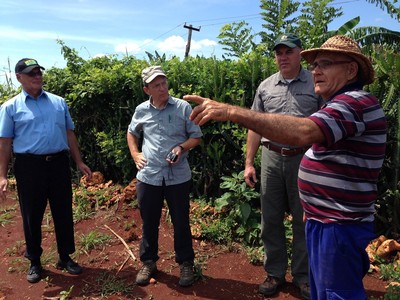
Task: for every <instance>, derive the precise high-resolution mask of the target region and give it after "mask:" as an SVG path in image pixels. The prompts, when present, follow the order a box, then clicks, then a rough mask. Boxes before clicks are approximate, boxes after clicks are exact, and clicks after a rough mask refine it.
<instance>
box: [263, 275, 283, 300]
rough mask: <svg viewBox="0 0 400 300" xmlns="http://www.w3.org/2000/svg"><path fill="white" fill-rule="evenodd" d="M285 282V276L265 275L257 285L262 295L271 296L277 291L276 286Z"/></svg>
mask: <svg viewBox="0 0 400 300" xmlns="http://www.w3.org/2000/svg"><path fill="white" fill-rule="evenodd" d="M285 283H286V280H285V278H278V277H273V276H267V278H266V279H265V281H264V282H263V283H262V284H260V285H259V287H258V291H259V292H260V293H261V294H263V295H264V296H272V295H274V294H275V293H276V292H277V290H278V287H280V286H282V285H284V284H285Z"/></svg>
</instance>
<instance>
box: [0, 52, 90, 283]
mask: <svg viewBox="0 0 400 300" xmlns="http://www.w3.org/2000/svg"><path fill="white" fill-rule="evenodd" d="M42 70H44V68H43V67H42V66H40V65H39V64H38V62H37V61H36V60H34V59H31V58H23V59H21V60H20V61H19V62H18V63H17V65H16V66H15V73H16V76H17V79H18V81H19V82H20V83H21V85H22V92H21V93H20V94H18V95H17V96H15V97H14V98H12V99H10V100H8V101H6V102H5V103H3V105H2V106H1V108H0V200H5V198H6V190H7V172H8V163H9V161H10V159H11V153H12V152H14V155H15V161H14V175H15V178H16V181H17V188H18V200H19V204H20V208H21V214H22V219H23V226H24V234H25V243H26V251H25V257H27V258H28V259H29V260H30V262H31V266H30V268H29V271H28V275H27V280H28V281H29V282H30V283H36V282H38V281H40V279H41V277H42V272H43V268H42V265H41V262H40V257H41V255H42V252H43V249H42V247H41V238H42V235H41V225H42V221H43V216H44V212H45V209H46V206H47V201H49V203H50V209H51V214H52V217H53V221H54V228H55V233H56V240H57V250H58V253H59V261H58V263H57V268H59V269H66V270H67V271H68V272H69V273H70V274H80V273H81V272H82V268H81V266H79V265H78V264H77V263H76V262H74V261H73V260H72V259H71V258H70V256H69V255H70V254H72V253H74V252H75V242H74V228H73V225H74V224H73V215H72V186H71V170H70V164H69V154H70V155H71V157H72V158H73V160H74V161H75V163H76V165H77V166H78V168H79V169H80V170H81V172H82V173H83V174H84V175H86V176H87V177H88V178H90V177H91V174H92V172H91V170H90V168H89V167H88V166H87V165H86V164H85V163H84V162H83V161H82V159H81V155H80V151H79V147H78V142H77V139H76V136H75V133H74V131H73V129H74V123H73V122H72V119H71V116H70V113H69V110H68V107H67V104H66V102H65V100H64V99H63V98H61V97H59V96H57V95H54V94H51V93H49V92H46V91H44V90H43V89H42V86H43V77H42V76H43V74H42Z"/></svg>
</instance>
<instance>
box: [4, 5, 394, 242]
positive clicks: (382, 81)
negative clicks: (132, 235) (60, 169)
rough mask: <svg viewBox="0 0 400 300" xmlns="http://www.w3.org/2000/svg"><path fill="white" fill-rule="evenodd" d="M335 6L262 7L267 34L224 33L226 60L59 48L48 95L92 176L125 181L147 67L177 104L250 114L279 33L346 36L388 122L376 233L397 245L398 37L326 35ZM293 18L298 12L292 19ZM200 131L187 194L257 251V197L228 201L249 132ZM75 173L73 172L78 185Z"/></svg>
mask: <svg viewBox="0 0 400 300" xmlns="http://www.w3.org/2000/svg"><path fill="white" fill-rule="evenodd" d="M368 2H371V3H376V5H377V6H378V5H380V6H381V8H382V9H387V11H388V14H389V15H390V16H391V17H393V18H396V19H397V20H399V16H400V10H399V9H398V8H396V7H394V4H395V3H396V2H394V3H391V2H387V1H373V0H368ZM331 3H332V1H331V0H313V1H305V2H303V3H300V2H298V1H292V0H261V1H260V8H261V9H262V10H263V13H261V15H262V16H263V19H264V20H265V24H264V25H263V27H264V29H265V31H264V32H260V33H257V34H254V35H253V34H252V30H250V29H249V28H247V25H248V24H247V23H245V22H239V23H233V24H231V25H229V26H223V27H222V28H221V34H220V35H219V38H220V40H221V41H220V43H221V44H222V45H224V50H226V51H227V53H226V56H227V57H230V58H235V59H225V56H224V57H223V59H217V58H216V57H210V58H205V57H199V56H197V57H190V56H189V57H187V58H186V59H185V60H183V61H181V60H180V59H179V58H177V57H172V58H169V59H167V58H166V57H165V55H159V54H158V53H157V52H156V53H155V54H154V55H153V54H150V53H147V54H148V58H149V59H148V60H145V59H137V58H135V57H134V56H128V55H127V56H125V57H122V58H121V57H118V56H113V55H109V56H103V57H97V58H92V59H88V60H85V59H83V58H81V57H80V56H79V54H78V52H77V51H76V50H75V49H71V48H70V47H68V46H67V45H65V44H64V42H63V41H58V43H59V44H60V47H61V51H62V53H63V55H64V58H65V61H66V63H67V64H66V67H65V68H55V67H53V68H50V69H47V70H46V73H45V77H44V80H45V89H46V90H48V91H50V92H53V93H55V94H58V95H61V96H63V97H64V98H65V99H66V101H67V102H68V104H69V107H70V111H71V115H72V117H73V119H74V121H75V125H76V133H77V136H78V139H79V143H80V147H81V151H82V154H83V156H84V158H85V161H86V163H87V164H88V165H89V166H90V167H91V168H92V169H93V170H98V171H101V172H102V173H103V174H104V175H105V177H106V178H107V179H111V180H113V181H115V182H118V183H122V184H124V183H127V182H129V181H131V180H132V179H133V178H134V177H135V175H136V170H135V167H134V164H133V162H132V159H131V157H130V154H129V151H128V147H127V145H126V130H127V127H128V124H129V122H130V120H131V117H132V115H133V112H134V110H135V107H136V106H137V105H138V104H139V103H141V102H142V101H145V100H147V96H146V95H145V93H144V91H143V86H142V81H141V78H140V73H141V70H142V69H143V68H145V67H147V66H148V65H154V64H158V65H161V66H162V67H163V69H164V70H165V71H166V73H167V74H168V79H169V86H170V94H171V95H173V96H175V97H179V98H180V97H182V96H183V95H185V94H198V95H201V96H205V97H210V98H213V99H217V100H218V101H221V102H226V103H230V104H234V105H239V106H244V107H250V106H251V104H252V101H253V97H254V94H255V91H256V88H257V87H258V85H259V84H260V83H261V81H262V80H263V79H265V78H267V77H268V76H269V75H271V74H273V73H274V72H276V71H277V68H276V65H275V63H274V60H273V55H272V54H273V52H272V51H271V50H270V49H272V45H273V41H274V38H275V37H276V35H277V34H279V33H282V32H285V31H292V32H295V33H297V34H298V35H299V36H300V38H301V39H302V40H303V44H304V45H303V47H304V48H310V47H315V46H319V45H320V44H321V43H322V42H323V41H325V40H326V39H327V38H328V37H330V36H332V35H334V34H348V35H350V36H351V37H353V38H354V39H356V40H357V41H358V42H359V43H360V44H361V45H362V47H363V51H364V53H365V54H366V55H368V56H370V57H371V59H372V61H373V65H374V68H375V70H376V77H377V80H376V81H375V82H374V83H373V84H371V85H370V86H368V87H366V89H368V90H370V91H371V92H372V93H373V94H374V95H376V96H377V97H378V98H379V99H380V101H381V104H382V106H383V108H384V110H385V113H386V116H387V119H388V122H389V132H388V142H387V153H386V159H385V162H384V166H383V169H382V172H381V177H380V180H379V184H378V188H379V199H378V201H377V204H376V208H377V221H376V227H377V233H378V234H384V235H386V236H389V237H390V236H392V237H395V238H398V237H399V232H400V216H399V215H400V193H399V191H398V184H399V182H400V180H399V170H400V164H399V157H400V113H399V108H400V107H399V106H400V104H399V103H400V102H399V101H398V99H399V98H400V80H399V78H400V57H399V54H398V53H399V45H400V33H399V32H395V31H390V30H387V29H385V28H375V27H356V26H357V25H358V23H359V22H360V19H359V18H354V19H352V20H349V21H348V22H346V23H345V24H343V25H342V26H340V27H339V28H338V29H337V30H334V31H328V30H327V28H328V24H329V23H330V22H331V21H332V20H334V19H335V18H336V17H338V16H341V15H342V11H341V9H340V8H335V9H334V8H332V7H331V6H330V4H331ZM300 4H301V5H300ZM299 11H300V15H298V16H293V14H295V13H297V12H299ZM256 36H260V37H261V40H262V41H261V43H259V44H255V43H254V42H253V39H254V38H255V37H256ZM16 93H17V91H15V90H14V89H13V88H11V87H10V84H4V85H0V103H2V102H3V101H5V100H7V99H9V98H10V97H11V96H12V95H14V94H16ZM202 130H203V134H204V137H203V140H202V143H201V145H200V146H198V147H196V148H195V149H193V150H192V151H191V153H190V156H189V159H190V165H191V166H192V170H193V197H194V198H196V199H204V200H205V201H206V202H210V203H212V204H214V203H216V204H217V206H220V207H230V208H229V210H222V212H225V213H226V214H225V215H223V214H222V216H224V217H229V218H230V219H229V220H230V222H239V223H242V224H237V226H236V225H235V226H233V225H232V224H233V223H230V224H231V225H232V226H231V225H230V226H229V227H235V228H237V229H238V230H237V232H236V233H237V234H238V235H239V236H240V235H242V237H243V236H245V239H247V241H248V243H251V244H254V241H255V240H257V239H255V238H254V236H251V235H249V236H246V235H245V234H244V233H245V232H246V230H248V231H249V233H251V232H252V230H253V226H254V222H253V221H252V220H253V216H255V215H257V213H258V211H257V210H258V205H259V204H258V202H259V201H257V200H258V199H257V197H258V196H256V195H255V194H254V195H252V196H253V197H254V198H253V199H248V198H246V197H244V198H242V199H241V200H239V201H236V202H235V201H234V200H235V199H238V198H240V197H241V196H240V195H242V196H243V195H249V191H247V190H246V189H245V187H244V186H242V183H240V182H239V181H238V175H237V174H240V172H241V171H242V170H243V169H244V153H245V143H246V129H244V128H242V127H240V126H239V125H237V124H232V123H214V122H210V123H207V124H206V125H205V126H203V127H202ZM79 176H80V175H79V174H78V173H76V178H77V179H78V178H79ZM229 178H232V179H231V180H229ZM242 188H243V189H244V190H242ZM235 203H236V204H235ZM248 208H251V210H252V211H249V210H248ZM232 211H235V213H234V214H232ZM250 221H251V222H250ZM246 222H247V223H246ZM243 225H246V226H245V227H243ZM257 230H258V228H257Z"/></svg>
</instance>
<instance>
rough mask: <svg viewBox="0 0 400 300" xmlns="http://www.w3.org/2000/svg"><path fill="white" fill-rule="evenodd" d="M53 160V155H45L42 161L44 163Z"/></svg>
mask: <svg viewBox="0 0 400 300" xmlns="http://www.w3.org/2000/svg"><path fill="white" fill-rule="evenodd" d="M52 159H53V155H46V156H45V157H44V160H45V161H51V160H52Z"/></svg>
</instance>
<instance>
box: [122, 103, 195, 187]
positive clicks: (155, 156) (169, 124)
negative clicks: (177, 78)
mask: <svg viewBox="0 0 400 300" xmlns="http://www.w3.org/2000/svg"><path fill="white" fill-rule="evenodd" d="M150 100H151V99H149V100H147V101H145V102H143V103H141V104H139V105H138V106H137V107H136V109H135V112H134V114H133V117H132V120H131V123H130V124H129V127H128V131H129V132H130V133H132V134H133V135H135V136H136V137H137V138H139V139H141V138H142V139H143V142H142V153H143V155H144V157H145V158H146V160H147V165H146V166H145V167H144V168H142V169H141V170H139V171H138V173H137V175H136V178H137V179H138V180H140V181H142V182H144V183H147V184H151V185H156V186H161V185H162V184H163V181H164V182H165V184H166V185H174V184H180V183H183V182H186V181H188V180H190V179H191V176H192V173H191V170H190V166H189V163H188V160H187V156H188V152H187V151H185V152H184V153H183V154H182V156H181V158H180V160H179V161H178V162H177V163H176V164H173V165H172V164H170V163H169V162H168V161H166V157H167V155H168V153H169V152H170V151H171V150H172V149H173V148H174V147H176V146H178V145H180V144H181V143H183V142H185V141H186V140H187V139H189V138H200V137H201V136H202V132H201V129H200V127H199V126H198V125H196V124H194V123H193V122H192V121H190V120H189V116H190V114H191V112H192V107H191V106H190V104H189V103H188V102H186V101H184V100H181V99H178V98H174V97H171V96H170V97H169V99H168V103H167V105H166V106H165V107H164V108H163V109H157V108H156V107H154V106H153V105H152V104H151V101H150Z"/></svg>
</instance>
